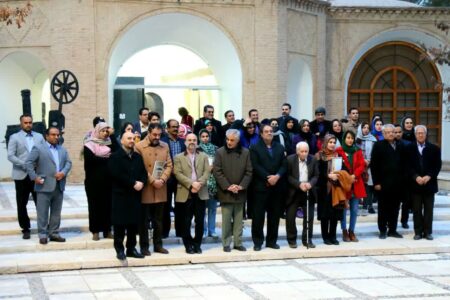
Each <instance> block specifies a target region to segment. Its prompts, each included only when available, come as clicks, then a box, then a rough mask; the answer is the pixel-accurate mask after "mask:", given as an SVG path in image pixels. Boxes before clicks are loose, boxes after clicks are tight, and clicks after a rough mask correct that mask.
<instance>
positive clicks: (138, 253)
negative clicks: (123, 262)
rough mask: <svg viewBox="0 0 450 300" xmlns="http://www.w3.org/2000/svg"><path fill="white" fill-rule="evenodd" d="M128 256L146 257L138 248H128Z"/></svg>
mask: <svg viewBox="0 0 450 300" xmlns="http://www.w3.org/2000/svg"><path fill="white" fill-rule="evenodd" d="M127 257H134V258H144V257H145V255H143V254H142V253H140V252H139V251H137V250H136V249H133V250H131V251H129V250H127Z"/></svg>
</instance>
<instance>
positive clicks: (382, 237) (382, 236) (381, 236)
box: [378, 232, 386, 240]
mask: <svg viewBox="0 0 450 300" xmlns="http://www.w3.org/2000/svg"><path fill="white" fill-rule="evenodd" d="M378 237H379V238H380V239H381V240H385V239H386V232H380V235H379V236H378Z"/></svg>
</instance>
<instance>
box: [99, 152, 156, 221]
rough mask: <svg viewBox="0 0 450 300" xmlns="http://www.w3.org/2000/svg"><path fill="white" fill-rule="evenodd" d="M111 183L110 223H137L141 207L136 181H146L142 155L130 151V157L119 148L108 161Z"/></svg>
mask: <svg viewBox="0 0 450 300" xmlns="http://www.w3.org/2000/svg"><path fill="white" fill-rule="evenodd" d="M108 168H109V172H110V176H111V185H112V224H113V225H129V224H137V223H138V219H139V214H140V208H141V191H139V192H138V191H136V190H135V189H134V185H135V183H136V181H140V182H143V183H145V182H147V171H146V170H145V167H144V162H143V160H142V157H141V156H140V155H139V154H138V153H136V152H132V155H131V157H130V156H128V154H127V153H126V152H125V150H123V149H122V148H119V149H118V150H117V151H116V152H114V153H113V154H111V157H110V159H109V162H108Z"/></svg>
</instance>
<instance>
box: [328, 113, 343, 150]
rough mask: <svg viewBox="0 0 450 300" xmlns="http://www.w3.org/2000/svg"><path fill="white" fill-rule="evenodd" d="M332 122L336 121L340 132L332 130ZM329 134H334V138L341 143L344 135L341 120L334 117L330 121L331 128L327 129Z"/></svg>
mask: <svg viewBox="0 0 450 300" xmlns="http://www.w3.org/2000/svg"><path fill="white" fill-rule="evenodd" d="M334 122H338V123H339V125H341V132H336V131H334V130H333V124H334ZM329 134H332V135H334V136H335V137H336V139H337V140H338V141H339V142H341V144H342V136H343V135H344V127H343V126H342V122H341V121H339V119H334V120H332V121H331V129H330V131H329Z"/></svg>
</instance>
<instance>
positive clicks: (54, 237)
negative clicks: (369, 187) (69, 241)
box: [50, 235, 66, 243]
mask: <svg viewBox="0 0 450 300" xmlns="http://www.w3.org/2000/svg"><path fill="white" fill-rule="evenodd" d="M65 241H66V239H65V238H63V237H62V236H60V235H52V236H50V242H58V243H64V242H65Z"/></svg>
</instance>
